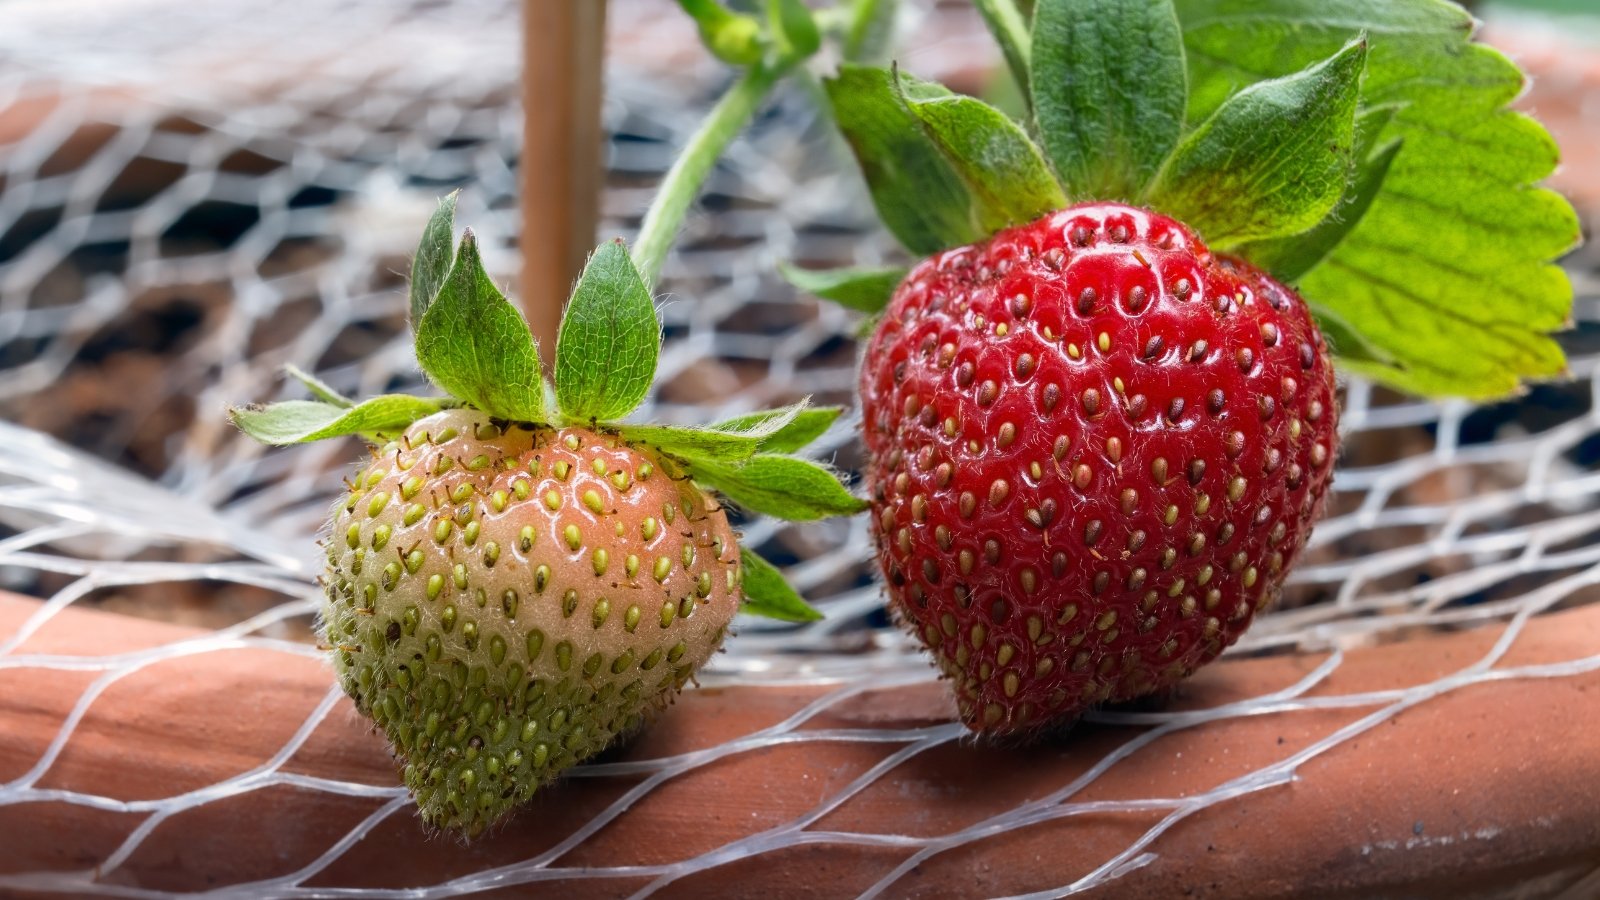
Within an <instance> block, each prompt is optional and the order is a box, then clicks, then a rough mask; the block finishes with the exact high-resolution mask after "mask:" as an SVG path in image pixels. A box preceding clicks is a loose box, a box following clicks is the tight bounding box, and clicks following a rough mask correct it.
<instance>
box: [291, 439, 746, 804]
mask: <svg viewBox="0 0 1600 900" xmlns="http://www.w3.org/2000/svg"><path fill="white" fill-rule="evenodd" d="M670 465H671V463H670V462H669V463H667V464H666V465H665V466H664V465H663V462H662V460H661V459H660V458H659V457H658V456H656V455H655V454H653V453H652V452H650V451H648V450H645V449H639V448H636V447H633V446H629V445H628V444H627V443H625V442H623V441H622V440H621V439H620V438H619V437H617V436H615V435H612V434H604V433H599V432H596V431H591V430H587V429H583V428H562V429H559V430H558V429H554V428H548V427H535V426H529V425H511V424H510V423H508V422H506V421H505V420H502V419H493V418H491V417H490V416H488V415H486V414H484V413H481V412H477V411H475V410H466V409H456V410H449V411H445V412H441V413H438V414H435V415H432V416H429V417H427V418H424V419H421V420H420V421H417V422H416V423H414V424H413V425H411V426H410V427H409V428H407V429H406V430H405V432H404V434H403V435H402V436H401V437H400V439H399V440H398V441H395V442H392V443H390V444H388V445H387V446H385V447H383V448H382V449H381V450H379V451H378V452H377V453H376V454H375V455H374V458H373V460H372V462H371V464H370V465H368V466H367V467H366V468H365V469H363V470H362V471H360V472H358V473H356V475H355V477H354V479H353V480H352V482H351V487H350V491H349V493H348V494H347V495H346V496H345V497H344V499H343V500H341V501H340V503H339V504H338V505H337V506H336V507H335V509H334V512H333V518H332V522H331V534H330V536H329V538H328V541H327V544H326V549H327V561H328V569H327V576H326V579H325V587H326V594H327V603H326V605H325V606H324V608H323V619H324V637H325V640H326V641H327V643H328V644H329V645H330V646H331V647H333V648H334V661H335V667H336V668H337V670H338V673H339V680H340V683H341V684H342V685H343V686H344V689H345V691H346V692H347V693H349V695H350V696H351V697H352V698H354V699H355V701H356V704H357V706H358V708H360V709H361V710H362V711H364V712H366V713H368V714H369V715H371V716H372V718H373V721H374V722H375V723H376V724H377V726H378V727H379V728H381V729H382V730H383V732H384V734H385V735H387V736H388V738H389V740H390V742H391V744H392V746H393V748H394V752H395V754H396V756H397V757H398V758H399V760H400V762H401V765H402V766H403V771H404V777H405V782H406V785H407V786H408V787H409V788H410V789H411V790H412V791H413V792H414V793H415V795H416V798H417V803H418V806H419V807H420V808H421V811H422V816H423V819H424V820H425V821H427V822H428V823H430V824H433V825H438V826H445V827H450V828H455V829H460V830H464V831H466V832H467V833H468V834H477V833H479V832H481V831H482V830H483V829H484V828H485V827H487V826H488V825H490V824H492V823H493V822H494V821H495V820H496V819H498V818H499V817H500V816H501V815H503V814H504V813H505V812H506V811H507V810H509V809H510V808H511V807H513V806H514V805H516V804H518V803H520V802H522V801H523V800H526V799H527V797H528V796H529V795H530V794H532V793H533V791H534V790H535V789H536V788H538V787H539V786H540V785H542V784H544V783H546V782H548V781H549V780H551V779H552V778H553V777H554V776H555V775H556V774H557V773H559V772H561V771H562V770H563V769H565V768H567V767H569V766H571V765H573V764H574V763H575V762H576V761H578V760H582V759H584V758H586V757H588V756H591V755H593V754H594V753H597V752H599V751H600V750H601V749H603V748H604V747H606V746H607V745H608V744H610V743H611V742H612V741H614V740H616V739H617V738H618V736H619V735H623V734H626V733H628V732H630V731H632V730H634V729H635V728H637V727H638V726H639V725H641V724H642V723H643V722H644V720H645V719H647V718H648V717H649V716H650V715H651V714H652V713H653V712H655V711H656V710H658V709H660V708H661V707H662V706H664V705H665V704H667V703H668V702H669V701H670V700H671V699H672V697H673V696H674V694H675V693H676V692H677V691H678V689H679V688H681V687H682V686H683V684H684V683H685V682H686V681H687V680H688V679H689V678H690V677H692V675H693V674H694V672H695V670H696V669H697V668H698V667H699V666H700V665H701V664H703V663H704V662H705V661H706V660H707V659H708V658H709V657H710V656H711V654H712V653H713V652H715V651H716V650H717V648H718V646H719V645H720V644H721V642H722V639H723V636H724V634H725V633H726V632H727V628H728V623H729V621H730V620H731V619H732V618H733V615H734V613H735V612H736V611H737V610H738V608H739V603H740V599H741V592H740V583H739V582H740V557H739V547H738V544H737V543H736V541H735V537H734V534H733V531H732V530H731V529H730V528H729V526H728V519H727V516H726V514H725V513H724V512H723V511H722V509H721V507H720V505H719V504H718V503H717V502H716V501H715V500H714V499H712V498H711V497H709V496H708V495H706V494H705V493H704V492H703V491H701V490H700V489H699V488H698V487H696V486H695V485H694V484H693V483H691V482H690V481H688V480H675V479H674V478H672V477H670V476H669V472H668V471H667V468H666V467H667V466H670Z"/></svg>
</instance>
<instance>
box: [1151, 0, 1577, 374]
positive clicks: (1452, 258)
mask: <svg viewBox="0 0 1600 900" xmlns="http://www.w3.org/2000/svg"><path fill="white" fill-rule="evenodd" d="M1178 13H1179V17H1180V19H1182V21H1183V24H1184V40H1185V43H1186V45H1187V49H1188V51H1189V52H1188V60H1189V67H1190V71H1189V74H1190V84H1191V85H1193V87H1194V94H1193V96H1192V97H1191V99H1190V111H1189V115H1190V116H1191V117H1192V118H1195V119H1198V118H1202V117H1204V116H1207V115H1209V114H1210V113H1211V111H1212V110H1214V109H1215V108H1216V107H1217V106H1218V105H1219V104H1220V103H1221V102H1222V101H1223V99H1224V98H1226V97H1227V96H1228V95H1229V94H1231V93H1232V92H1234V91H1236V90H1238V88H1239V87H1240V86H1241V85H1245V84H1249V83H1251V82H1255V81H1259V80H1261V79H1264V78H1272V77H1276V76H1278V75H1281V74H1283V73H1285V72H1289V71H1294V70H1295V69H1298V68H1300V67H1302V66H1304V65H1305V64H1306V63H1308V62H1310V61H1313V60H1316V59H1321V58H1323V57H1325V56H1326V55H1327V54H1328V53H1330V52H1332V51H1333V50H1335V49H1337V48H1338V47H1339V46H1340V45H1341V44H1343V43H1344V42H1345V41H1346V40H1347V39H1348V38H1349V37H1350V34H1351V33H1352V32H1353V31H1354V30H1355V29H1356V28H1358V27H1359V28H1365V29H1366V30H1367V33H1368V35H1369V37H1370V39H1371V44H1372V50H1371V54H1370V56H1369V58H1368V61H1367V77H1366V80H1365V81H1364V82H1363V85H1362V98H1361V99H1362V103H1363V104H1364V105H1365V106H1368V107H1374V106H1393V107H1396V108H1397V111H1396V112H1395V114H1394V119H1393V121H1392V122H1390V123H1389V125H1388V126H1387V127H1386V128H1385V129H1384V131H1383V136H1384V137H1385V139H1389V138H1399V139H1401V140H1403V141H1404V142H1405V149H1404V150H1403V151H1402V152H1401V153H1400V155H1399V156H1398V157H1397V158H1396V159H1395V160H1394V163H1393V164H1392V165H1391V166H1390V169H1389V174H1388V177H1387V178H1386V179H1385V180H1384V182H1383V186H1382V188H1381V189H1380V190H1379V192H1378V196H1377V197H1376V198H1375V199H1374V200H1373V201H1372V205H1371V207H1370V208H1369V209H1368V210H1367V213H1366V215H1365V216H1363V217H1362V218H1361V221H1359V222H1358V223H1356V225H1355V227H1354V228H1353V229H1352V230H1351V232H1350V233H1349V234H1348V235H1347V236H1346V237H1345V239H1344V241H1343V242H1341V243H1340V244H1339V246H1338V247H1337V248H1335V249H1334V251H1333V252H1332V253H1330V254H1328V255H1327V256H1326V257H1325V258H1324V259H1323V260H1322V262H1321V264H1320V265H1318V266H1317V267H1316V268H1314V269H1312V270H1311V271H1310V272H1308V273H1307V274H1306V275H1305V276H1304V277H1303V278H1301V279H1300V284H1299V287H1300V290H1301V293H1302V294H1303V295H1304V296H1305V297H1307V299H1309V300H1313V301H1315V302H1317V303H1319V304H1321V305H1323V306H1325V307H1326V308H1327V309H1328V310H1330V311H1333V312H1335V313H1337V314H1338V315H1339V316H1341V317H1342V318H1343V319H1344V320H1345V321H1346V322H1348V323H1350V325H1351V326H1352V327H1353V328H1355V329H1357V330H1359V331H1360V333H1361V334H1362V336H1363V337H1364V338H1365V339H1366V341H1368V342H1369V343H1370V344H1371V345H1372V346H1374V347H1378V348H1381V349H1382V350H1383V351H1385V352H1386V353H1388V354H1390V355H1391V356H1392V357H1393V358H1394V359H1395V360H1396V361H1397V365H1396V366H1393V367H1380V366H1358V367H1351V368H1355V369H1356V370H1358V371H1362V372H1364V373H1366V374H1370V375H1373V376H1374V377H1377V378H1380V379H1381V380H1383V381H1385V382H1387V383H1388V384H1390V385H1392V386H1394V387H1397V388H1400V389H1403V390H1409V391H1412V392H1416V393H1421V394H1431V395H1461V396H1469V397H1491V396H1497V395H1501V394H1505V393H1508V392H1510V391H1514V390H1515V389H1516V388H1517V386H1518V383H1519V381H1520V379H1523V378H1530V377H1540V376H1549V375H1554V374H1557V373H1559V372H1561V371H1562V370H1563V368H1564V360H1563V358H1562V354H1561V351H1560V348H1559V347H1558V346H1557V345H1556V343H1555V342H1554V341H1552V340H1551V339H1550V338H1549V337H1548V336H1547V335H1546V334H1545V333H1546V332H1549V331H1553V330H1556V329H1559V328H1562V327H1564V325H1565V324H1566V323H1567V321H1568V316H1569V314H1570V311H1571V307H1572V287H1571V285H1570V284H1569V283H1568V282H1567V280H1566V276H1565V275H1564V274H1563V273H1562V272H1561V270H1560V269H1559V268H1557V267H1556V266H1553V265H1551V264H1550V261H1551V260H1552V259H1554V258H1555V257H1557V256H1559V255H1560V254H1562V253H1563V252H1565V251H1566V250H1567V249H1568V248H1570V247H1571V246H1572V245H1573V244H1574V243H1575V242H1576V240H1577V237H1578V220H1577V216H1576V214H1575V213H1574V212H1573V210H1572V207H1571V205H1570V204H1568V203H1567V202H1566V201H1565V200H1563V199H1562V198H1561V197H1559V196H1558V195H1556V194H1554V193H1552V192H1550V191H1547V190H1543V189H1538V188H1535V187H1533V185H1534V184H1536V183H1537V182H1538V181H1539V180H1540V179H1543V178H1544V177H1546V176H1547V175H1549V174H1550V172H1551V170H1552V169H1553V168H1554V167H1555V165H1556V161H1557V159H1558V157H1559V154H1558V151H1557V149H1556V146H1555V143H1554V142H1553V141H1552V140H1551V139H1550V136H1549V135H1548V134H1547V133H1546V132H1545V130H1544V129H1543V128H1542V127H1540V126H1539V124H1538V123H1537V122H1534V121H1533V120H1532V119H1529V118H1527V117H1526V116H1523V115H1521V114H1518V113H1515V112H1512V111H1510V110H1509V109H1507V108H1506V105H1507V104H1508V103H1510V102H1511V101H1512V100H1513V99H1515V98H1516V97H1517V95H1518V94H1519V93H1520V92H1521V90H1522V86H1523V81H1524V79H1523V77H1522V74H1521V73H1520V72H1518V71H1517V69H1516V67H1515V66H1514V65H1512V64H1511V63H1510V62H1509V61H1507V60H1506V58H1505V57H1504V56H1502V55H1501V54H1500V53H1498V52H1496V51H1495V50H1492V49H1490V48H1488V47H1484V46H1482V45H1478V44H1474V43H1472V42H1471V37H1472V29H1473V23H1472V19H1471V17H1470V16H1469V15H1468V14H1467V13H1466V12H1464V11H1463V10H1462V9H1460V8H1459V7H1457V6H1454V5H1453V4H1450V3H1445V2H1441V0H1178Z"/></svg>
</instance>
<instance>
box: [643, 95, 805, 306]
mask: <svg viewBox="0 0 1600 900" xmlns="http://www.w3.org/2000/svg"><path fill="white" fill-rule="evenodd" d="M786 68H787V66H783V67H779V66H774V65H769V64H766V63H758V64H756V65H753V66H751V67H750V68H749V69H748V70H746V71H745V73H744V74H743V75H742V76H741V77H740V78H739V80H738V81H737V82H735V83H734V85H733V87H732V88H731V89H730V90H729V91H728V92H727V93H726V94H724V95H723V96H722V99H721V100H718V101H717V105H716V106H714V107H712V109H711V113H710V115H708V116H707V117H706V120H705V121H704V122H703V123H701V125H700V130H699V131H697V132H695V134H694V136H693V137H691V138H689V143H688V144H686V145H685V146H684V148H683V152H682V153H680V154H679V155H678V158H677V159H676V160H675V161H674V162H673V163H672V168H671V169H669V170H668V171H667V177H666V178H665V179H664V180H663V181H662V182H661V187H660V188H659V189H658V191H657V193H656V198H655V201H654V202H652V203H651V204H650V210H649V211H648V212H647V213H645V217H644V223H643V224H642V225H641V226H640V227H639V239H638V241H637V242H636V243H635V244H634V246H633V261H634V263H635V264H636V265H637V266H638V267H639V272H640V274H642V275H643V276H644V281H645V284H647V285H649V284H654V283H655V281H656V279H657V278H658V277H660V275H661V266H662V264H663V263H665V262H666V259H667V250H668V248H669V247H671V246H672V239H673V238H674V237H676V236H677V233H678V228H679V227H680V226H681V225H682V224H683V218H684V216H686V215H688V213H689V207H690V205H691V204H693V203H694V198H695V197H696V196H698V195H699V193H700V186H701V185H702V184H704V183H705V180H706V176H708V175H710V174H711V169H712V168H713V167H714V166H715V165H716V163H717V158H718V157H720V156H721V155H722V151H723V150H725V149H727V147H728V144H729V143H731V142H732V141H733V139H734V137H735V136H736V135H737V134H738V133H739V132H740V131H741V130H742V129H743V128H744V126H745V125H746V124H747V123H748V122H749V121H750V119H751V117H752V116H754V115H755V113H756V110H757V109H758V108H759V107H760V106H761V102H762V101H763V100H765V99H766V96H767V94H768V93H769V92H770V91H771V90H772V87H773V86H774V85H775V84H777V83H778V80H779V79H780V78H782V76H783V73H784V71H785V70H786Z"/></svg>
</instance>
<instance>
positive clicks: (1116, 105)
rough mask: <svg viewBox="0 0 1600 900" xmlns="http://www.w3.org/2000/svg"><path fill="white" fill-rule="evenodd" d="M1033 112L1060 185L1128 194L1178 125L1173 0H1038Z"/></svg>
mask: <svg viewBox="0 0 1600 900" xmlns="http://www.w3.org/2000/svg"><path fill="white" fill-rule="evenodd" d="M1032 46H1033V51H1032V56H1033V73H1032V76H1031V85H1032V96H1033V109H1034V115H1035V116H1036V117H1037V119H1038V122H1039V132H1040V134H1041V136H1042V138H1043V140H1044V146H1045V151H1046V152H1048V153H1049V154H1050V160H1051V162H1052V163H1054V165H1055V168H1056V173H1057V174H1058V175H1060V176H1061V181H1062V183H1063V185H1064V186H1065V187H1066V190H1067V193H1068V194H1070V195H1072V196H1074V197H1082V198H1092V199H1096V200H1135V199H1137V198H1139V197H1140V196H1141V195H1142V194H1143V192H1144V188H1145V186H1146V185H1147V184H1149V183H1150V179H1151V178H1152V177H1153V176H1154V175H1155V173H1156V171H1157V170H1158V169H1159V168H1160V167H1161V162H1162V160H1164V159H1166V158H1167V155H1168V154H1169V153H1171V151H1172V149H1173V147H1174V146H1175V145H1176V144H1177V143H1178V136H1179V134H1180V133H1181V132H1182V130H1183V109H1184V98H1185V96H1186V94H1187V90H1188V88H1187V83H1186V81H1185V76H1184V64H1183V39H1182V35H1181V33H1180V32H1179V30H1178V19H1177V17H1176V15H1174V13H1173V9H1172V0H1039V3H1038V5H1037V7H1036V8H1035V9H1034V19H1033V45H1032Z"/></svg>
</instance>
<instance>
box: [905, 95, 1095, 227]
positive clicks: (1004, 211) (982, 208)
mask: <svg viewBox="0 0 1600 900" xmlns="http://www.w3.org/2000/svg"><path fill="white" fill-rule="evenodd" d="M893 83H894V84H895V85H896V87H897V88H898V89H899V90H900V92H901V97H900V99H901V102H902V103H904V104H905V106H906V108H907V109H909V110H911V113H912V115H914V116H916V118H917V120H918V122H920V123H921V125H922V129H923V132H924V133H926V134H927V136H928V140H929V141H931V142H932V143H933V145H934V146H935V147H937V148H938V149H939V152H940V153H941V154H943V155H944V158H945V161H946V162H948V163H949V165H950V169H951V170H952V171H953V172H955V173H956V176H957V177H959V178H960V179H961V181H962V183H963V184H965V185H966V187H967V191H968V192H969V195H970V197H971V202H972V216H973V217H974V219H975V221H976V224H977V227H978V229H979V231H981V232H983V233H984V234H992V233H994V232H996V231H999V230H1001V229H1003V228H1007V227H1009V226H1012V225H1020V224H1022V223H1024V222H1031V221H1033V220H1034V219H1037V218H1038V217H1039V216H1041V215H1043V214H1045V213H1047V212H1050V211H1052V210H1057V209H1060V208H1062V207H1063V206H1066V205H1067V197H1066V195H1065V194H1063V193H1062V192H1061V186H1060V185H1059V184H1057V183H1056V179H1055V176H1054V175H1052V174H1051V173H1050V167H1049V166H1048V165H1046V164H1045V161H1044V155H1043V154H1041V153H1040V152H1039V148H1037V147H1035V146H1034V145H1033V141H1031V140H1029V139H1028V135H1027V133H1026V132H1024V131H1023V130H1022V129H1021V128H1019V127H1018V126H1017V124H1016V123H1015V122H1013V121H1011V120H1010V119H1009V118H1007V117H1006V115H1005V113H1002V112H1001V111H1000V110H998V109H995V108H994V107H992V106H990V105H989V104H987V103H984V102H983V101H982V100H979V99H977V98H975V97H964V96H961V95H959V94H952V93H949V92H948V91H945V90H944V89H943V88H940V87H938V86H936V85H930V84H928V83H926V82H919V81H917V80H916V79H914V78H912V77H911V76H909V75H901V76H900V77H899V79H898V80H896V81H895V82H893Z"/></svg>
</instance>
